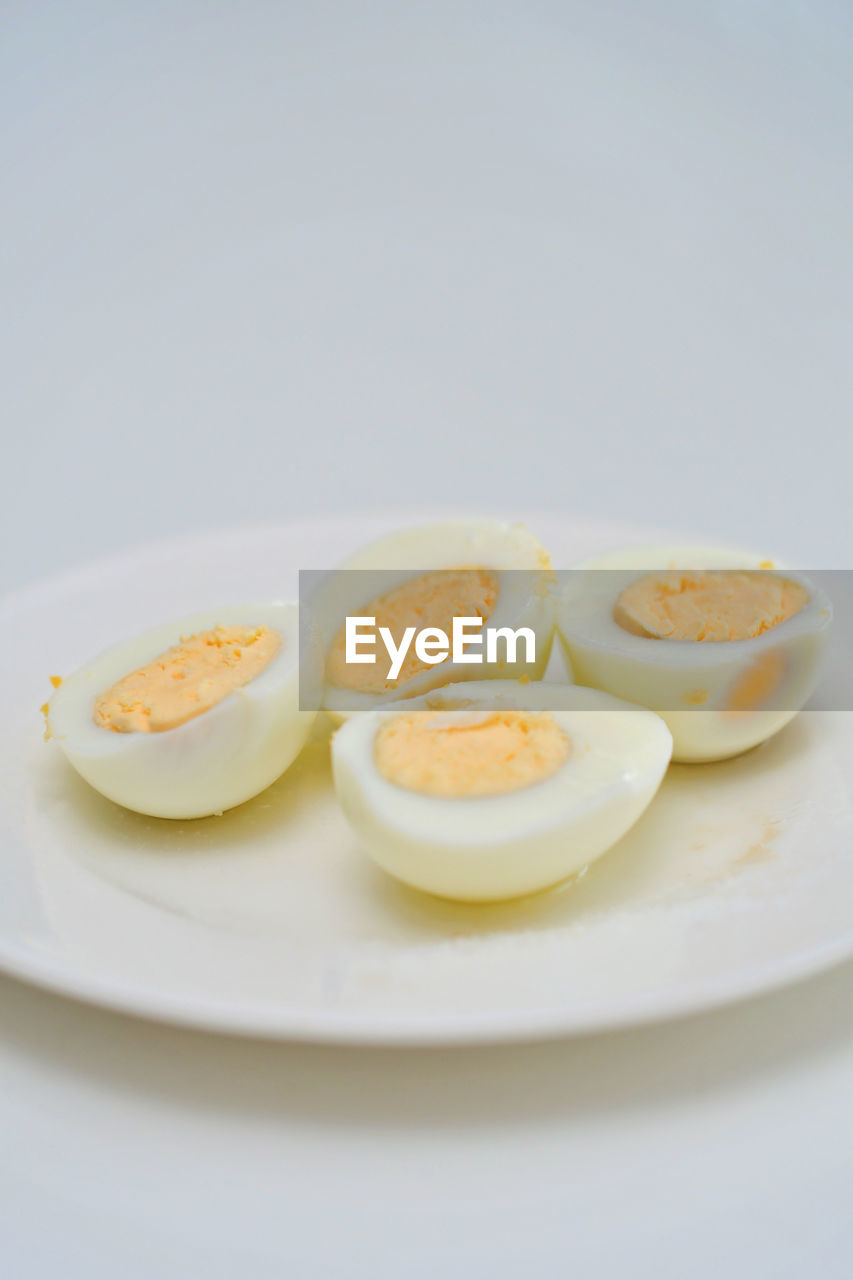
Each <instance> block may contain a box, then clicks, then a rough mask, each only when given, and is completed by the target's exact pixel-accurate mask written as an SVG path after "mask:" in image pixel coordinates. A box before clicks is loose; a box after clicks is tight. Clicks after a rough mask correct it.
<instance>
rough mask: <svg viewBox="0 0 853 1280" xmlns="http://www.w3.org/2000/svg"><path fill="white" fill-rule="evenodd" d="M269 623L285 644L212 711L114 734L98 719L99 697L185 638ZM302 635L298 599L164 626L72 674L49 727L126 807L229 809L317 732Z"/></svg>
mask: <svg viewBox="0 0 853 1280" xmlns="http://www.w3.org/2000/svg"><path fill="white" fill-rule="evenodd" d="M261 625H263V626H266V627H269V628H270V629H271V630H273V631H277V632H278V633H279V635H280V636H281V647H280V649H279V650H278V652H277V653H276V655H275V657H274V658H273V659H272V661H271V662H270V663H269V664H268V666H266V667H265V668H264V670H263V671H261V672H260V674H259V675H257V676H256V677H255V679H254V680H251V681H250V682H249V683H248V684H246V685H244V686H243V687H242V688H238V689H235V690H233V691H232V692H231V693H229V694H228V695H227V697H225V698H224V699H223V700H222V701H221V702H219V703H217V704H216V705H215V706H213V707H211V708H210V709H209V710H208V711H205V712H202V713H201V714H200V715H198V716H195V717H194V718H193V719H191V720H187V721H186V722H185V723H184V724H181V725H178V726H177V727H176V728H174V729H167V730H164V731H163V732H160V733H114V732H112V731H110V730H109V729H104V728H102V727H101V726H99V725H97V724H96V723H95V721H94V719H93V716H92V712H93V708H94V704H95V700H96V699H97V698H98V696H99V695H100V694H102V693H103V692H105V691H106V690H107V689H108V688H110V686H111V685H113V684H115V683H116V682H117V681H118V680H120V679H122V678H123V677H124V676H126V675H128V674H129V673H130V672H132V671H136V670H137V669H138V668H140V667H142V666H145V665H146V664H147V663H149V662H151V661H152V660H153V659H154V658H156V657H158V656H159V655H160V654H162V653H164V652H165V651H166V650H167V649H170V648H171V647H172V646H173V645H175V644H177V643H178V641H179V640H180V638H181V636H185V635H193V634H196V633H197V632H200V631H207V630H211V629H212V628H214V627H216V626H261ZM298 640H299V631H298V609H297V606H296V605H295V604H280V603H274V604H269V603H265V604H257V605H251V604H247V605H230V606H227V607H226V608H223V609H217V610H215V611H211V612H207V613H202V614H196V615H193V616H191V617H187V618H180V619H178V620H177V621H174V622H168V623H164V624H162V625H161V626H158V627H155V628H153V629H152V630H151V631H148V632H146V633H145V634H143V635H140V636H134V637H133V638H131V639H128V640H124V641H121V642H120V643H119V644H116V645H114V646H113V647H112V648H110V649H107V650H106V651H105V652H104V653H101V654H99V655H98V657H96V658H93V659H92V661H91V662H89V663H87V664H86V665H85V666H84V667H81V668H80V669H79V670H78V671H75V672H74V674H73V675H71V676H68V677H67V678H65V679H64V680H63V682H62V684H61V685H60V687H59V688H58V689H57V690H56V692H55V693H54V695H53V697H52V698H51V699H50V701H49V703H48V711H47V723H48V730H49V734H50V736H51V738H53V739H55V741H56V742H57V743H58V744H59V746H60V747H61V748H62V750H63V751H64V753H65V755H66V757H67V758H68V760H69V761H70V763H71V764H72V765H73V766H74V768H75V769H76V770H77V772H78V773H79V774H80V775H81V777H83V778H85V779H86V781H87V782H88V783H90V785H91V786H93V787H94V788H95V789H96V790H97V791H100V792H101V794H102V795H104V796H106V797H107V798H108V799H110V800H113V801H115V802H116V803H117V804H120V805H123V806H124V807H125V808H127V809H133V810H136V812H138V813H145V814H149V815H151V816H153V817H160V818H199V817H205V816H207V815H210V814H213V813H220V812H222V811H223V810H225V809H230V808H233V807H234V805H238V804H242V803H243V801H245V800H248V799H250V798H251V797H252V796H255V795H257V794H258V793H259V792H260V791H263V790H264V788H265V787H268V786H269V785H270V783H272V782H274V781H275V779H276V778H277V777H279V775H280V774H281V773H283V772H284V770H285V769H286V768H287V767H288V765H289V764H290V763H291V762H292V760H293V759H294V758H295V756H296V755H297V754H298V752H299V751H300V750H301V748H302V745H303V743H304V742H305V739H306V738H307V736H308V733H309V732H310V729H311V725H312V723H313V720H314V717H315V714H316V713H315V712H313V711H302V710H300V707H299V673H298V657H299V644H298Z"/></svg>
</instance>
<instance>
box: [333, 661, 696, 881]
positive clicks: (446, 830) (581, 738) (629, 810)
mask: <svg viewBox="0 0 853 1280" xmlns="http://www.w3.org/2000/svg"><path fill="white" fill-rule="evenodd" d="M513 707H514V708H518V709H523V710H529V711H550V712H551V714H552V715H553V717H554V719H555V720H556V722H557V724H558V725H559V726H560V727H561V728H562V729H563V730H564V731H565V733H566V734H567V735H568V737H569V739H570V743H571V753H570V755H569V757H568V759H567V760H566V761H565V763H564V764H563V765H562V766H561V767H560V769H559V770H558V771H557V772H556V773H555V774H553V775H552V776H551V777H549V778H546V779H545V780H544V781H542V782H537V783H534V784H532V785H531V786H529V787H525V788H523V789H520V790H517V791H513V792H509V793H507V794H505V795H497V796H478V797H470V798H469V797H452V798H445V797H440V796H433V795H423V794H420V793H417V792H413V791H409V790H406V789H404V788H402V787H399V786H397V785H395V784H394V783H392V782H389V781H388V780H387V779H386V778H384V777H383V776H382V775H381V774H380V773H379V771H378V769H377V767H376V764H375V759H374V743H375V738H376V734H377V732H378V730H379V728H380V727H381V725H382V724H383V723H384V722H385V721H386V720H388V719H389V718H393V717H394V716H396V715H400V714H401V713H408V712H411V711H413V710H423V709H433V710H441V711H446V712H447V713H448V714H451V715H453V714H457V713H458V714H460V715H465V714H466V712H470V710H471V709H475V710H486V711H488V710H497V709H499V708H513ZM671 750H672V738H671V735H670V733H669V730H668V729H667V727H666V725H665V724H664V723H663V721H662V720H661V719H660V718H659V717H658V716H656V715H654V714H653V713H652V712H650V711H646V710H645V709H643V708H639V707H633V706H630V705H628V704H626V703H624V702H622V701H620V700H618V699H616V698H612V697H610V696H608V695H607V694H603V693H600V692H598V691H597V690H593V689H583V688H580V687H578V686H574V685H556V684H546V683H539V684H519V683H518V682H517V681H500V680H494V681H491V680H490V681H482V682H481V681H476V682H475V681H467V682H464V683H457V684H454V685H450V686H447V687H445V688H442V689H438V690H435V691H433V692H431V693H428V694H427V695H426V696H424V697H422V698H418V699H415V700H414V701H412V700H405V701H401V702H398V703H397V704H395V705H394V706H393V707H390V708H385V709H383V710H377V711H372V712H368V713H366V714H364V715H360V716H354V717H353V718H351V719H350V720H348V721H347V722H346V723H345V724H344V725H343V726H342V727H341V728H340V729H338V731H337V732H336V734H335V736H334V738H333V740H332V765H333V772H334V780H335V788H336V791H337V795H338V799H339V801H340V803H341V806H342V808H343V811H344V813H345V814H346V816H347V819H348V820H349V822H350V824H351V826H352V828H353V830H354V831H355V833H356V834H357V835H358V837H359V839H360V840H361V842H362V844H363V845H364V847H365V849H366V850H367V852H368V854H369V855H370V856H371V857H372V858H373V860H374V861H375V862H376V863H377V864H378V865H379V866H380V867H382V868H383V869H384V870H385V871H387V872H389V873H390V874H391V875H392V876H395V877H396V878H397V879H398V880H402V881H403V882H405V883H406V884H409V885H411V886H412V887H413V888H416V889H421V890H425V891H426V892H428V893H432V894H436V895H438V896H440V897H445V898H454V899H459V900H462V901H472V902H485V901H496V900H500V899H503V898H514V897H517V896H519V895H521V894H527V893H533V892H535V891H537V890H540V889H545V888H548V887H549V886H551V885H554V884H557V883H559V882H560V881H561V880H565V879H566V878H567V877H569V876H571V875H573V874H574V873H576V872H578V871H581V870H582V869H583V868H585V867H586V866H587V865H588V864H589V863H590V862H592V861H593V859H595V858H597V857H599V856H600V855H601V854H602V853H604V852H605V851H606V850H607V849H609V848H610V847H611V846H612V845H613V844H615V842H616V841H617V840H618V839H619V838H620V837H621V836H623V835H624V834H625V832H626V831H627V830H628V829H629V828H630V827H631V826H632V825H633V824H634V823H635V822H636V820H637V819H638V818H639V817H640V815H641V814H642V812H643V811H644V809H645V808H646V807H647V805H648V804H649V802H650V801H651V800H652V798H653V796H654V794H655V792H656V791H657V789H658V787H659V785H660V782H661V779H662V778H663V776H664V773H665V772H666V768H667V765H668V764H669V760H670V754H671Z"/></svg>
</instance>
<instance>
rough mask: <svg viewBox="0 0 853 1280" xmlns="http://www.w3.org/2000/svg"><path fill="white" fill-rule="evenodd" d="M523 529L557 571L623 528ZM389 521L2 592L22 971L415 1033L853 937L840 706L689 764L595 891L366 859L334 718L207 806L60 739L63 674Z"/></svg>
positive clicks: (171, 1009)
mask: <svg viewBox="0 0 853 1280" xmlns="http://www.w3.org/2000/svg"><path fill="white" fill-rule="evenodd" d="M527 522H528V523H529V524H531V526H532V527H533V529H534V531H535V532H536V533H537V534H538V536H540V537H541V538H542V540H543V541H544V543H545V544H546V546H548V547H549V549H550V550H551V552H552V556H553V558H554V561H555V563H556V564H557V565H558V566H561V565H562V566H565V565H568V564H570V563H572V562H573V561H574V560H576V559H577V558H579V557H581V556H584V555H588V554H590V553H591V552H593V551H595V550H603V549H605V548H607V547H608V546H613V545H618V544H619V543H621V542H624V541H625V540H626V539H628V538H630V537H631V536H632V534H631V532H630V531H626V530H625V529H618V528H615V527H613V528H607V527H605V526H591V525H589V524H577V523H575V524H573V523H571V522H569V521H565V520H560V519H553V518H552V519H545V518H536V517H533V518H530V517H528V520H527ZM391 524H393V521H389V520H388V519H376V520H368V519H363V520H361V521H354V520H347V521H337V522H334V521H316V522H313V523H312V522H305V523H301V524H294V525H291V526H279V527H270V528H267V529H259V530H244V531H238V532H234V533H222V534H216V535H206V536H200V537H194V538H190V539H184V540H179V541H176V542H164V543H162V544H156V545H152V546H149V547H147V548H142V549H140V550H139V551H137V552H134V553H129V554H122V555H119V556H117V557H114V558H112V559H108V560H102V561H99V562H97V563H95V564H93V565H91V566H89V567H86V568H83V569H80V570H78V571H75V572H73V573H70V574H68V575H67V576H64V577H61V578H57V579H53V580H51V581H48V582H45V583H43V584H37V585H35V586H34V587H32V588H30V589H28V590H25V591H24V592H22V593H19V594H18V595H16V596H13V597H9V598H7V600H6V602H5V603H4V605H3V612H2V620H0V665H2V666H3V667H4V668H5V669H6V670H14V671H15V680H14V683H13V684H12V686H11V687H10V688H7V691H6V692H5V693H4V695H3V697H4V701H3V706H2V713H3V714H2V725H3V731H2V756H0V777H2V788H3V791H2V818H0V821H1V822H2V841H3V847H4V857H3V860H2V862H0V964H2V966H3V967H4V968H5V969H7V970H8V971H9V972H12V973H15V974H17V975H19V976H22V977H25V978H29V979H31V980H33V981H35V982H37V983H40V984H43V985H45V986H48V987H53V988H55V989H57V990H60V991H63V992H66V993H68V994H71V995H75V996H80V997H83V998H85V999H87V1000H90V1001H94V1002H97V1003H102V1004H105V1005H110V1006H114V1007H116V1008H120V1009H124V1010H127V1011H130V1012H138V1013H143V1014H147V1015H151V1016H155V1017H157V1018H162V1019H166V1020H170V1021H175V1022H181V1023H187V1024H191V1025H197V1026H202V1027H208V1028H214V1029H221V1030H228V1031H242V1032H248V1033H252V1034H258V1035H263V1036H270V1037H277V1038H292V1039H302V1040H317V1041H337V1042H354V1043H374V1044H403V1043H452V1042H466V1041H496V1040H512V1039H523V1038H532V1037H538V1036H542V1035H549V1034H552V1033H577V1032H582V1031H588V1030H591V1029H597V1028H604V1027H617V1026H624V1025H628V1024H632V1023H638V1022H642V1021H646V1020H650V1019H657V1018H662V1017H667V1016H671V1015H674V1014H679V1013H684V1012H687V1011H690V1010H696V1009H702V1008H707V1007H709V1006H712V1005H716V1004H720V1003H723V1002H726V1001H730V1000H735V999H738V998H740V997H743V996H747V995H750V994H753V993H755V992H758V991H762V990H766V989H768V988H771V987H774V986H778V985H780V984H782V983H785V982H788V981H790V980H792V979H794V978H797V977H802V976H804V975H806V974H809V973H813V972H815V971H816V970H818V969H821V968H823V967H825V966H827V965H829V964H831V963H833V962H834V961H837V960H839V959H841V958H842V957H844V956H847V955H849V954H851V952H853V920H851V916H850V910H849V903H850V901H851V898H852V897H853V852H851V850H853V841H851V834H852V833H853V793H851V783H850V774H849V764H848V762H849V759H850V755H851V752H853V716H850V715H847V714H843V713H838V714H830V713H820V714H818V713H809V714H804V715H802V716H801V717H800V718H799V719H798V720H797V721H796V722H795V723H794V724H793V725H791V726H790V727H789V728H788V729H786V730H785V731H784V732H783V733H782V734H780V735H779V736H778V737H777V738H775V739H774V740H773V741H771V742H770V743H768V744H766V745H765V746H764V747H762V748H759V749H758V750H757V751H755V752H753V753H751V754H749V755H746V756H743V757H741V758H740V759H736V760H732V761H728V762H725V763H722V764H716V765H706V766H676V767H673V769H672V770H671V772H670V774H669V776H668V777H667V779H666V780H665V782H664V785H663V787H662V790H661V793H660V795H659V797H658V798H657V799H656V801H655V802H654V804H653V805H652V807H651V808H650V810H649V811H648V813H647V814H646V815H645V816H644V817H643V818H642V819H641V821H640V823H639V824H638V825H637V827H636V828H635V829H634V830H633V831H632V832H631V833H629V835H628V836H627V837H625V838H624V839H623V840H622V841H621V842H620V844H619V845H618V846H616V847H615V848H614V849H613V850H612V851H611V852H610V853H609V854H608V855H607V856H606V857H605V858H604V859H603V860H602V861H601V862H600V863H598V864H597V865H595V866H593V868H592V869H591V870H590V871H589V873H588V874H587V875H586V876H585V877H584V878H583V879H582V880H581V881H580V882H579V883H576V884H574V885H570V886H566V887H565V888H563V889H561V890H558V891H555V892H551V893H547V894H543V895H539V896H535V897H531V898H529V899H526V900H524V901H521V902H517V903H514V904H505V905H502V906H492V907H483V906H481V907H465V906H462V905H459V904H456V905H454V904H449V903H444V902H440V901H438V900H434V899H431V898H429V897H426V896H422V895H418V894H416V893H414V892H410V891H408V890H406V889H404V888H403V887H401V886H400V885H398V884H396V883H395V882H394V881H392V880H390V879H388V878H386V877H385V876H384V875H383V874H382V873H381V872H380V871H378V870H377V869H375V868H374V867H373V866H372V865H371V864H370V863H369V862H368V861H367V859H366V858H365V857H364V856H363V854H362V852H361V851H360V849H359V848H358V845H357V842H356V840H355V838H354V837H353V836H352V834H351V833H350V831H349V829H348V828H347V825H346V823H345V822H344V820H343V817H342V815H341V813H340V811H339V809H338V807H337V805H336V802H335V799H334V795H333V792H332V789H331V784H330V776H329V766H328V742H327V737H328V725H326V726H325V727H324V726H323V725H320V726H319V727H318V729H317V730H316V731H315V733H314V735H313V738H312V739H311V741H310V742H309V746H308V748H307V749H306V751H305V752H304V754H303V756H302V757H301V758H300V759H299V761H298V762H297V763H296V764H295V765H294V766H293V767H292V768H291V770H290V771H288V773H287V774H285V775H284V777H283V778H281V779H280V780H279V781H278V782H277V783H276V784H274V785H273V786H272V787H271V788H270V789H269V790H268V791H266V792H265V793H263V794H262V795H261V796H259V797H258V798H256V799H255V800H254V801H251V802H249V803H248V804H246V805H244V806H242V807H241V808H239V809H237V810H234V811H232V812H230V813H227V814H225V815H224V816H223V817H220V818H211V819H205V820H201V821H197V822H168V821H164V820H155V819H148V818H144V817H140V816H139V815H136V814H133V813H129V812H127V811H125V810H122V809H120V808H118V807H116V806H115V805H113V804H111V803H109V802H108V801H106V800H103V799H102V798H101V797H100V796H98V795H97V794H96V793H95V792H93V791H92V790H91V789H90V788H89V787H88V786H87V785H86V784H85V783H83V782H82V781H81V780H80V779H79V778H78V777H77V776H76V775H75V774H74V773H73V771H72V770H71V769H70V768H69V767H68V765H67V764H66V762H65V760H64V759H63V757H62V755H61V753H60V752H59V750H58V749H57V747H56V745H55V744H45V743H44V742H43V741H42V725H41V717H40V716H39V713H38V706H39V704H40V703H41V702H42V701H43V700H44V698H45V697H46V696H47V693H48V692H49V684H48V676H49V675H50V674H52V673H59V674H61V673H62V672H63V671H70V670H71V669H73V668H74V667H75V666H76V665H77V664H79V663H81V662H82V661H84V660H85V659H86V658H87V657H88V656H89V655H90V654H91V653H93V652H95V651H97V650H98V649H100V648H102V647H103V646H104V645H105V644H107V643H111V642H112V641H113V640H116V639H118V638H120V637H122V636H124V635H127V634H131V633H133V632H134V631H135V630H137V629H144V628H147V627H149V626H151V625H152V624H153V623H156V622H157V621H159V620H162V619H167V618H169V617H170V616H172V615H176V614H181V613H188V612H192V611H194V610H196V609H202V608H207V607H215V606H216V604H217V602H219V601H221V602H226V601H229V600H234V599H241V598H246V599H251V598H264V597H267V596H270V597H271V596H279V597H282V596H284V597H287V596H292V595H294V594H295V592H296V574H297V570H298V569H299V568H300V567H313V568H317V567H324V566H326V565H329V564H331V563H334V562H335V561H336V560H337V559H338V558H339V557H340V556H341V555H342V554H345V553H346V552H347V551H350V550H352V549H353V548H354V547H355V546H357V545H358V544H359V542H361V541H363V540H364V539H366V538H367V537H369V536H371V535H372V534H373V533H375V532H377V531H379V530H381V529H384V528H388V527H389V526H390V525H391ZM633 536H634V537H637V536H639V535H637V534H634V535H633ZM22 635H25V636H26V637H27V643H26V645H23V646H22V645H21V643H20V637H21V636H22Z"/></svg>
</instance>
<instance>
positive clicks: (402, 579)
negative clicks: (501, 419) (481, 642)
mask: <svg viewBox="0 0 853 1280" xmlns="http://www.w3.org/2000/svg"><path fill="white" fill-rule="evenodd" d="M459 567H472V568H482V569H492V570H495V571H497V573H498V599H497V603H496V605H495V609H494V612H493V613H492V615H491V616H490V617H489V618H488V619H487V622H486V625H487V626H489V627H512V628H513V629H517V628H519V627H530V628H531V630H532V631H533V632H534V634H535V636H536V657H535V661H533V662H527V661H526V660H525V652H524V646H523V645H520V646H519V648H518V653H517V661H515V662H512V663H511V662H507V661H506V660H504V659H501V660H499V661H498V662H496V663H492V664H489V663H487V662H485V661H483V662H482V663H471V664H468V663H464V664H463V663H458V662H456V663H454V662H453V661H452V659H450V658H448V659H447V660H446V661H444V662H441V663H437V664H436V665H435V666H432V667H430V668H429V669H428V670H426V671H422V672H419V673H418V674H417V675H415V676H413V677H412V678H411V679H409V680H407V681H403V682H400V683H398V685H397V687H396V688H395V689H392V690H390V691H389V692H387V693H369V692H364V691H361V690H352V689H341V688H336V687H334V686H332V685H328V684H327V685H326V686H325V688H324V689H323V690H322V693H320V692H319V688H318V694H317V697H318V701H322V704H323V707H324V709H325V710H326V711H328V712H330V713H331V714H332V715H333V716H334V717H335V718H336V719H342V718H346V717H347V716H348V715H351V714H352V713H353V712H355V711H366V710H371V709H372V708H375V707H378V706H381V705H383V704H385V703H388V702H394V701H397V700H398V699H400V698H404V697H405V698H408V697H415V696H417V695H419V694H421V693H424V692H426V691H427V690H429V689H433V688H436V687H438V686H441V685H445V684H449V683H450V682H451V681H461V680H484V679H495V678H497V679H507V678H512V679H518V678H521V677H527V678H528V679H530V680H539V679H541V678H542V675H543V674H544V672H545V668H546V666H547V665H548V658H549V655H550V652H551V644H552V641H553V637H554V598H553V594H552V592H551V591H550V589H549V588H550V583H551V578H552V574H551V573H550V561H549V559H548V555H547V553H546V551H545V550H544V548H543V547H542V545H541V543H540V542H539V541H538V540H537V539H536V538H535V537H534V536H533V534H532V533H530V532H529V530H527V529H526V528H524V527H523V526H522V525H518V524H507V523H503V522H501V521H497V520H468V521H446V522H444V523H441V524H432V525H422V526H418V527H416V528H411V529H403V530H400V531H399V532H397V533H393V534H390V535H388V536H387V537H384V538H381V539H379V540H378V541H377V542H374V543H371V544H370V546H367V547H364V548H362V550H360V551H359V552H357V553H356V554H354V555H353V556H352V557H350V558H349V559H348V560H347V561H345V563H344V564H342V565H341V566H340V570H336V571H333V572H332V573H330V574H329V575H328V577H327V578H326V579H325V580H324V582H323V583H322V585H321V586H320V587H319V589H318V590H317V591H316V592H315V593H314V596H313V598H312V600H311V602H310V607H311V614H312V617H313V619H314V622H315V623H316V626H317V629H318V634H319V635H320V637H321V644H322V646H323V648H324V649H325V650H326V651H328V648H329V646H330V645H331V643H332V641H333V640H334V638H335V636H336V635H337V633H338V631H339V630H340V628H341V627H342V626H343V624H344V620H345V619H346V617H347V616H348V615H352V616H354V615H358V614H361V613H362V611H363V607H364V605H365V603H366V602H367V601H368V600H371V599H374V598H375V597H376V596H379V595H385V594H387V593H388V592H389V591H393V590H395V589H396V588H397V587H400V586H402V585H403V584H404V583H406V582H408V581H409V580H410V579H411V578H413V577H415V576H417V575H418V574H420V573H427V572H429V571H431V570H438V569H453V568H459ZM352 570H358V571H359V572H358V573H355V572H350V571H352ZM518 570H523V571H525V572H521V573H518V572H514V571H518ZM501 571H506V572H501ZM377 653H378V654H379V653H381V648H380V646H377ZM567 678H568V679H571V675H570V674H569V675H568V676H567ZM320 683H322V680H321V681H320Z"/></svg>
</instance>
